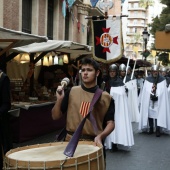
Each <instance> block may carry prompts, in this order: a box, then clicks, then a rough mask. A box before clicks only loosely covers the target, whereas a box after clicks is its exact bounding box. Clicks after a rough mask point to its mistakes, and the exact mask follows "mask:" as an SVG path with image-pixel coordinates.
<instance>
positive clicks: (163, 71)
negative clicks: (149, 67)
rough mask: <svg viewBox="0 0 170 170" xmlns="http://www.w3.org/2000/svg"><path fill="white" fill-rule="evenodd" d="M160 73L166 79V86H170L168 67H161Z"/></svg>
mask: <svg viewBox="0 0 170 170" xmlns="http://www.w3.org/2000/svg"><path fill="white" fill-rule="evenodd" d="M160 74H161V75H162V76H163V77H164V78H165V79H166V84H167V85H166V86H167V87H169V84H170V77H168V73H167V68H166V67H162V68H161V69H160Z"/></svg>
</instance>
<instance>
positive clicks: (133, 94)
mask: <svg viewBox="0 0 170 170" xmlns="http://www.w3.org/2000/svg"><path fill="white" fill-rule="evenodd" d="M80 69H81V85H80V86H76V87H73V88H72V89H71V90H69V92H66V93H65V92H64V89H63V88H62V87H61V86H59V87H58V89H57V92H56V95H57V102H56V104H55V106H54V108H53V109H52V117H53V119H58V118H59V117H60V116H62V114H64V113H67V121H66V130H67V136H66V138H65V140H67V141H69V140H70V138H71V137H72V135H73V134H74V132H75V131H76V128H77V126H78V125H79V123H80V122H81V121H82V120H83V114H82V113H81V111H82V105H83V104H84V103H90V102H91V101H92V96H94V93H95V91H96V89H97V88H102V90H103V93H102V97H101V99H100V100H99V101H98V102H97V104H96V105H95V106H94V110H93V116H94V117H95V120H96V124H97V129H98V132H97V133H95V131H94V128H93V122H92V121H91V120H90V119H89V120H88V122H86V123H85V125H84V128H83V131H82V137H83V138H84V139H82V138H81V139H80V140H88V139H89V140H94V142H95V143H102V144H103V147H104V149H110V150H111V151H118V150H119V148H121V149H122V148H123V149H128V150H129V149H130V148H131V147H132V146H133V145H134V144H135V142H134V136H133V129H132V122H137V123H138V124H139V132H147V134H152V133H154V132H155V133H156V137H160V136H161V133H162V132H165V133H169V131H170V108H169V105H168V103H169V101H170V94H169V91H170V90H169V89H170V86H169V84H170V81H169V80H170V78H169V77H168V70H167V69H166V68H164V67H162V68H161V69H160V66H159V65H153V66H152V67H151V69H150V71H148V72H144V71H143V72H142V71H137V72H134V70H132V68H131V67H130V66H128V67H126V65H125V64H123V63H122V64H120V65H118V64H111V65H110V66H109V68H108V73H107V75H106V76H104V77H102V81H100V82H102V83H101V84H100V83H98V84H97V77H98V76H99V72H101V70H100V67H99V65H98V64H97V62H96V61H94V60H93V59H89V58H85V59H83V61H82V63H81V68H80ZM59 92H60V93H59ZM106 94H107V95H106ZM108 95H109V96H110V97H111V100H110V99H109V100H108V101H106V98H107V97H108ZM74 98H76V99H78V100H76V101H75V100H74ZM101 100H104V101H103V102H104V103H105V104H104V105H101V104H102V103H103V102H102V101H101ZM101 102H102V103H101ZM99 105H100V107H99ZM75 108H76V109H75ZM87 110H88V109H87ZM87 110H86V111H87ZM85 115H87V113H85ZM91 137H92V138H91ZM122 146H123V147H122Z"/></svg>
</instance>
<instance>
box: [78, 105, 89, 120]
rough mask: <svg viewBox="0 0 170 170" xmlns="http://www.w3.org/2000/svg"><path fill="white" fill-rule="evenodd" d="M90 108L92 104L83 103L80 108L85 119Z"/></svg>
mask: <svg viewBox="0 0 170 170" xmlns="http://www.w3.org/2000/svg"><path fill="white" fill-rule="evenodd" d="M89 108H90V102H82V103H81V106H80V114H81V115H82V116H83V117H85V116H86V115H87V114H88V112H89Z"/></svg>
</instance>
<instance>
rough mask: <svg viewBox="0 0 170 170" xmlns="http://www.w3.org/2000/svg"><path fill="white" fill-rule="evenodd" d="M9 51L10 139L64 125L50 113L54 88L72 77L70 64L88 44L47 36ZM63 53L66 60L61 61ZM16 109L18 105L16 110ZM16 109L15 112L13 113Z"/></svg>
mask: <svg viewBox="0 0 170 170" xmlns="http://www.w3.org/2000/svg"><path fill="white" fill-rule="evenodd" d="M10 52H11V55H12V54H15V55H16V56H15V57H14V59H13V60H12V61H11V62H9V63H7V72H8V75H9V77H10V80H11V92H12V95H11V96H12V99H13V102H12V107H13V109H14V110H15V111H14V112H13V111H11V113H13V115H12V118H11V129H12V134H13V141H14V142H23V141H26V140H30V139H32V138H35V137H38V136H40V135H43V134H46V133H48V132H51V131H57V130H60V129H61V128H62V127H63V126H64V125H65V123H64V121H65V119H64V118H62V119H60V120H57V121H54V120H52V117H51V110H52V108H53V106H54V103H55V101H56V96H55V90H56V88H57V86H58V85H59V84H60V82H61V80H62V79H63V78H64V77H69V78H70V80H71V79H72V78H73V77H72V76H73V74H74V73H73V68H72V67H73V66H72V65H74V64H75V65H74V67H76V66H77V65H76V59H77V58H81V57H82V56H84V55H87V54H91V47H90V46H87V45H82V44H79V43H76V42H72V41H56V40H50V41H47V42H42V43H33V44H30V45H26V46H22V47H16V48H12V49H11V50H10ZM23 54H28V55H29V58H27V61H25V62H21V59H22V56H23ZM65 54H66V55H67V61H64V60H65V59H64V55H65ZM56 56H57V57H58V62H57V63H56V62H55V57H56ZM18 57H19V60H18ZM50 57H52V61H51V62H50ZM45 59H47V60H46V61H45ZM61 59H62V60H61ZM39 61H41V62H40V64H38V62H39ZM47 62H48V64H47ZM71 85H73V84H71ZM16 109H19V111H18V112H19V114H18V112H16ZM15 113H17V115H18V116H15Z"/></svg>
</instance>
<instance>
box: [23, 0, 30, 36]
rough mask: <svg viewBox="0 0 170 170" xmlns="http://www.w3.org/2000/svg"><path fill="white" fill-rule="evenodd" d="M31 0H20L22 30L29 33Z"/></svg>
mask: <svg viewBox="0 0 170 170" xmlns="http://www.w3.org/2000/svg"><path fill="white" fill-rule="evenodd" d="M31 24H32V0H29V1H28V0H22V31H23V32H26V33H29V34H31Z"/></svg>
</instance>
